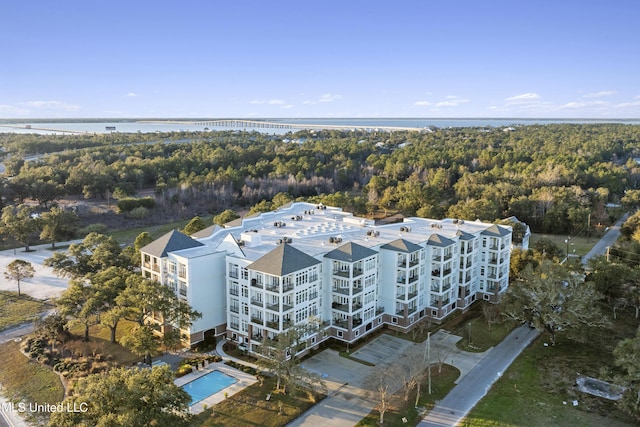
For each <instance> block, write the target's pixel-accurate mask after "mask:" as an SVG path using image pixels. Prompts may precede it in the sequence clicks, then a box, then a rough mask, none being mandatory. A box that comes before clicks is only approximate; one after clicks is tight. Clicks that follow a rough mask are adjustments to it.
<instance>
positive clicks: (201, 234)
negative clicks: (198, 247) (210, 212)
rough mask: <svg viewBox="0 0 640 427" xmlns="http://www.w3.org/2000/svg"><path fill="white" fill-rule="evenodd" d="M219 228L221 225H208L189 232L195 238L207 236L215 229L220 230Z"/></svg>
mask: <svg viewBox="0 0 640 427" xmlns="http://www.w3.org/2000/svg"><path fill="white" fill-rule="evenodd" d="M221 228H222V227H220V226H219V225H218V224H214V225H210V226H209V227H207V228H205V229H203V230H200V231H196V232H195V233H193V234H191V237H195V238H196V239H200V238H202V237H209V236H211V235H212V234H213V233H215V232H216V231H218V230H220V229H221Z"/></svg>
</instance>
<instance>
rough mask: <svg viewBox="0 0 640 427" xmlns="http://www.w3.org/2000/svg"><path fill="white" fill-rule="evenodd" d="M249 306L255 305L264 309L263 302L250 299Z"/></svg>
mask: <svg viewBox="0 0 640 427" xmlns="http://www.w3.org/2000/svg"><path fill="white" fill-rule="evenodd" d="M251 305H255V306H257V307H264V302H263V301H262V300H261V299H255V298H251Z"/></svg>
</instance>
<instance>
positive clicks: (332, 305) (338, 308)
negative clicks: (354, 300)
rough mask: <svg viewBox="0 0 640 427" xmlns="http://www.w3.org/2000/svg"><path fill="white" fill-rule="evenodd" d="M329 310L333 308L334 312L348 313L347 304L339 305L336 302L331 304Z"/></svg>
mask: <svg viewBox="0 0 640 427" xmlns="http://www.w3.org/2000/svg"><path fill="white" fill-rule="evenodd" d="M331 308H333V309H334V310H340V311H345V312H347V313H348V312H349V305H348V304H340V303H337V302H334V303H331Z"/></svg>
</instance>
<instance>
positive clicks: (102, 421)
mask: <svg viewBox="0 0 640 427" xmlns="http://www.w3.org/2000/svg"><path fill="white" fill-rule="evenodd" d="M190 402H191V397H190V396H189V394H188V393H187V392H186V391H184V390H183V389H182V388H181V387H178V386H176V385H175V384H174V383H173V374H172V373H171V372H170V371H169V369H168V368H167V367H154V368H152V369H127V368H116V369H112V370H110V371H108V372H107V373H106V374H93V375H89V376H87V377H86V378H82V379H80V380H79V381H78V383H77V384H76V385H75V386H74V388H73V394H72V395H71V396H70V397H68V398H67V400H66V401H65V402H64V403H65V404H66V405H67V407H71V408H78V410H77V411H75V412H74V411H63V412H56V413H54V414H52V416H51V419H50V422H49V426H51V427H90V426H91V427H93V426H105V427H106V426H165V427H169V426H171V427H187V426H189V425H191V424H190V423H191V415H190V414H189V403H190Z"/></svg>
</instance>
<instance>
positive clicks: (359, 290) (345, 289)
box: [333, 286, 362, 295]
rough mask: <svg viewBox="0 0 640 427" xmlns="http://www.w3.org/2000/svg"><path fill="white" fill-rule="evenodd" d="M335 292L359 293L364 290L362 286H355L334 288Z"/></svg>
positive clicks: (345, 293)
mask: <svg viewBox="0 0 640 427" xmlns="http://www.w3.org/2000/svg"><path fill="white" fill-rule="evenodd" d="M350 289H351V290H352V292H351V293H349V290H350ZM333 292H336V293H338V294H342V295H358V294H359V293H360V292H362V286H358V287H355V288H333Z"/></svg>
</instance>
